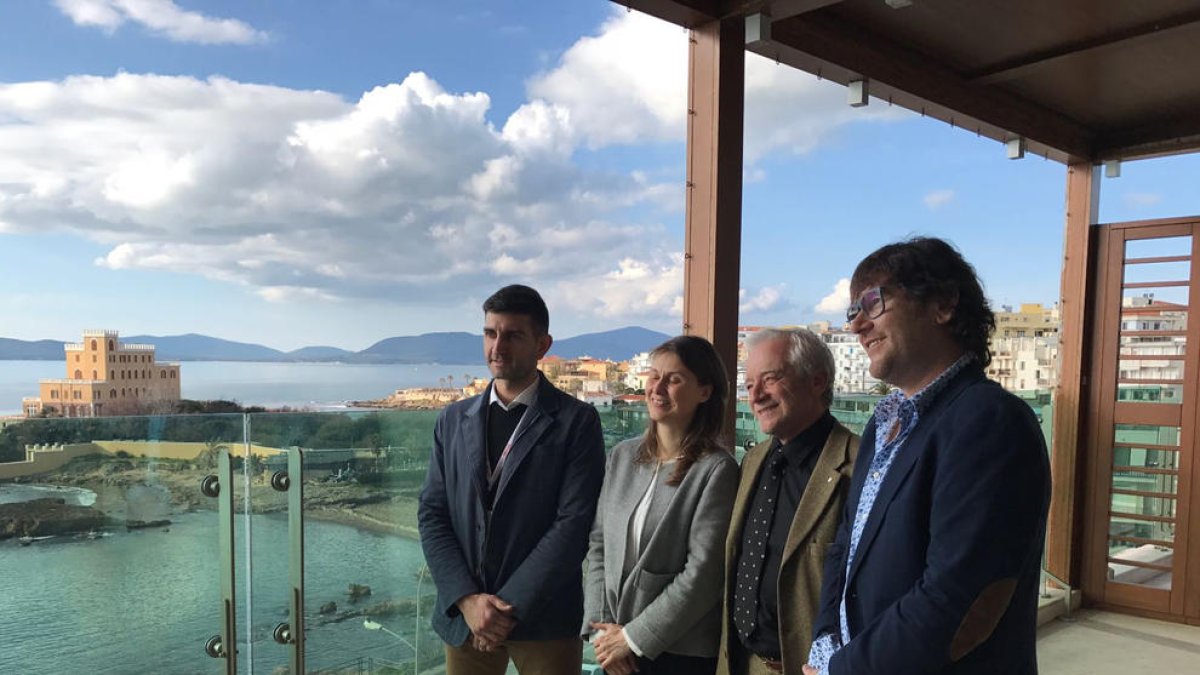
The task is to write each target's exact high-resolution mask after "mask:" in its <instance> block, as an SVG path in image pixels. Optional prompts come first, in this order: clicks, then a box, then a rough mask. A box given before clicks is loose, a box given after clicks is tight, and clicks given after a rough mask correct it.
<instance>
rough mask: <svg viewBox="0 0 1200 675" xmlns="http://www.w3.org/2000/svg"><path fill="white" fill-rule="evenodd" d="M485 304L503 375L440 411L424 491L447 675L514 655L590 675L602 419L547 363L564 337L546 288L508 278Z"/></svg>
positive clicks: (473, 674) (524, 667) (524, 664)
mask: <svg viewBox="0 0 1200 675" xmlns="http://www.w3.org/2000/svg"><path fill="white" fill-rule="evenodd" d="M483 311H484V327H483V347H484V356H485V357H486V359H487V364H488V369H489V370H491V372H492V376H493V379H492V382H491V384H490V385H489V386H488V389H487V391H486V392H484V393H483V394H481V395H479V396H474V397H472V398H469V399H466V400H464V401H459V402H457V403H454V404H452V405H450V406H448V407H447V408H446V409H445V410H443V411H442V413H441V415H439V416H438V420H437V424H436V426H435V428H434V437H433V454H432V456H431V457H430V461H429V472H428V473H427V475H426V477H425V485H424V487H423V489H422V490H421V501H420V508H419V511H418V521H419V523H420V530H421V547H422V548H423V549H424V552H425V559H426V561H427V563H428V564H429V571H430V574H431V575H432V576H433V581H434V584H435V585H436V586H437V605H436V606H435V608H434V612H433V619H432V622H433V628H434V630H435V631H437V633H438V635H439V636H441V638H442V639H443V640H444V641H445V643H446V671H447V673H448V675H501V674H502V673H504V672H505V670H506V668H507V667H508V662H509V659H510V658H511V659H512V661H513V663H514V664H515V665H516V667H517V670H518V671H519V672H520V673H521V675H563V674H564V673H572V674H573V673H578V672H580V670H581V664H582V658H583V656H582V649H583V643H582V641H581V640H580V638H579V632H578V628H579V624H580V622H581V621H582V620H583V586H582V570H583V566H582V565H583V558H584V556H585V555H586V554H587V547H588V533H589V531H590V530H591V526H592V520H593V519H594V517H595V514H596V500H597V498H598V497H599V494H600V485H601V483H602V482H603V479H604V439H603V435H602V433H601V430H600V417H599V415H598V414H597V413H596V410H595V409H594V408H592V407H591V406H589V405H587V404H585V403H582V402H580V401H578V400H576V399H574V398H572V397H571V396H569V395H567V394H564V393H563V392H561V391H559V390H558V389H556V388H555V387H554V386H553V385H552V384H550V382H548V381H547V380H546V378H545V377H543V376H542V375H541V373H540V372H539V371H538V369H537V362H538V360H539V359H541V358H542V356H544V355H545V354H546V352H547V350H549V349H550V344H551V342H552V338H551V337H550V333H549V323H550V320H549V314H548V312H547V310H546V305H545V303H544V302H543V301H542V298H541V296H539V295H538V293H537V291H535V290H533V289H532V288H529V287H528V286H519V285H513V286H506V287H504V288H502V289H500V290H499V291H497V292H496V293H495V294H494V295H492V296H491V297H490V298H488V299H487V301H486V302H484V304H483Z"/></svg>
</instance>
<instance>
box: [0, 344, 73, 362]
mask: <svg viewBox="0 0 1200 675" xmlns="http://www.w3.org/2000/svg"><path fill="white" fill-rule="evenodd" d="M64 344H66V343H64V342H60V341H59V340H37V341H36V342H29V341H26V340H13V339H11V338H0V359H3V360H6V361H61V360H62V358H63V345H64Z"/></svg>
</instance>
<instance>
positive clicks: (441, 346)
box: [350, 332, 483, 364]
mask: <svg viewBox="0 0 1200 675" xmlns="http://www.w3.org/2000/svg"><path fill="white" fill-rule="evenodd" d="M350 360H351V361H353V362H355V363H447V364H449V363H454V364H460V363H481V362H482V361H483V337H482V336H480V335H472V334H470V333H461V332H456V333H423V334H421V335H406V336H402V337H390V338H387V339H384V340H380V341H379V342H376V343H375V344H373V345H371V346H370V347H367V348H366V349H364V350H362V351H361V352H358V353H357V354H355V355H354V356H353V357H352V358H351V359H350Z"/></svg>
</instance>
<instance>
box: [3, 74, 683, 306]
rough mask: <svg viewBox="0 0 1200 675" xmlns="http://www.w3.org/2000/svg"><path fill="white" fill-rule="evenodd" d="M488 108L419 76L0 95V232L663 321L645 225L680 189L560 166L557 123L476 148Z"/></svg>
mask: <svg viewBox="0 0 1200 675" xmlns="http://www.w3.org/2000/svg"><path fill="white" fill-rule="evenodd" d="M489 106H490V99H489V97H488V96H487V95H486V94H484V93H480V92H459V93H454V92H447V91H446V90H444V89H443V88H442V87H441V85H439V84H438V83H437V82H436V81H434V80H433V79H432V78H430V77H429V76H427V75H425V74H423V73H413V74H411V75H409V76H408V77H407V78H405V79H404V81H403V82H400V83H393V84H388V85H385V86H380V87H376V88H374V89H372V90H370V91H368V92H366V93H364V94H363V95H362V96H361V97H360V98H359V99H358V100H357V101H347V100H345V99H343V98H341V97H339V96H336V95H333V94H330V93H326V92H320V91H299V90H293V89H286V88H282V87H273V86H264V85H255V84H246V83H240V82H235V81H231V80H228V79H224V78H210V79H207V80H200V79H195V78H189V77H165V76H155V75H133V74H127V73H122V74H118V75H116V76H113V77H90V76H88V77H71V78H67V79H66V80H63V81H59V82H29V83H19V84H0V223H3V228H4V231H6V232H27V233H33V232H46V231H65V232H70V233H75V234H80V235H83V236H85V237H87V238H89V239H91V240H93V241H96V242H99V243H101V244H103V245H105V246H106V247H107V249H108V250H107V253H106V254H104V255H102V256H100V257H99V258H98V259H97V260H96V261H95V263H96V264H97V265H98V266H100V267H103V268H107V269H110V270H130V269H150V270H169V271H173V272H182V273H188V274H196V275H201V276H204V277H207V278H210V279H215V280H220V281H223V282H228V283H233V284H238V285H243V286H245V287H246V288H247V289H248V292H253V293H257V294H258V295H260V296H261V297H263V298H266V299H268V300H271V301H276V302H303V301H310V300H328V299H334V298H396V299H402V300H403V301H405V302H425V303H441V304H444V303H445V302H447V301H458V300H461V298H462V297H465V296H468V295H477V296H480V297H483V296H486V294H487V293H489V292H490V291H491V290H494V288H495V287H496V286H497V285H498V284H500V283H507V282H510V281H514V280H524V281H528V282H532V283H535V284H536V285H538V286H539V287H542V286H545V287H547V288H550V289H555V288H558V287H562V288H563V289H571V290H570V292H568V291H567V290H563V291H561V292H559V296H560V297H561V298H563V299H564V301H568V302H570V303H571V304H570V307H573V308H575V309H578V310H580V311H582V312H585V313H588V314H592V315H596V316H602V317H606V318H620V317H654V316H659V317H663V316H666V317H670V316H677V315H678V312H679V310H680V308H681V302H682V301H681V298H682V272H681V268H680V267H679V263H678V261H677V260H676V258H675V257H674V253H673V252H674V251H677V249H678V242H677V241H674V240H673V239H672V238H671V237H670V236H669V235H668V230H667V228H666V227H665V226H664V225H663V224H661V223H659V222H657V221H656V220H655V219H654V218H655V216H654V214H656V213H659V212H660V205H661V204H663V203H665V202H667V201H671V202H676V201H681V197H680V193H679V190H680V189H681V188H679V187H678V186H675V185H663V184H661V183H656V182H655V181H653V180H651V179H650V178H648V177H647V175H645V174H641V173H635V174H631V175H621V174H614V173H611V172H595V171H586V170H584V169H582V168H580V167H579V166H578V165H576V164H575V163H573V161H572V154H573V146H572V143H573V141H572V139H574V138H576V136H575V132H574V131H573V128H572V126H571V120H570V115H569V113H568V112H567V111H566V110H565V109H562V108H559V107H554V106H552V105H549V104H543V103H536V104H530V105H527V106H523V107H521V108H520V109H518V110H517V111H516V112H515V113H514V114H513V115H512V116H511V117H509V118H508V119H507V120H506V121H505V123H504V124H503V125H502V126H500V129H499V130H498V129H497V128H496V126H495V125H493V123H492V122H491V121H490V120H489V119H488V117H487V113H488V110H489ZM629 209H633V210H629ZM618 261H621V262H619V263H618ZM639 275H640V276H639Z"/></svg>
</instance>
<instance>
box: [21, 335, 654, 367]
mask: <svg viewBox="0 0 1200 675" xmlns="http://www.w3.org/2000/svg"><path fill="white" fill-rule="evenodd" d="M668 337H669V336H668V335H666V334H665V333H659V332H657V331H652V330H648V329H646V328H641V327H639V326H629V327H626V328H618V329H616V330H610V331H604V332H602V333H585V334H583V335H577V336H575V337H571V338H564V339H562V340H559V341H556V342H555V343H554V345H553V346H552V347H551V349H550V353H551V354H554V355H555V356H561V357H563V358H568V359H569V358H577V357H580V356H591V357H594V358H598V359H613V360H615V361H622V360H625V359H628V358H629V357H631V356H633V355H634V354H636V353H638V352H644V351H647V350H649V349H652V348H654V347H655V346H656V345H658V344H659V343H661V342H662V341H663V340H666V339H667V338H668ZM121 342H124V343H128V344H149V345H154V346H155V347H156V348H157V354H156V357H157V358H158V359H160V360H162V361H344V362H346V363H444V364H481V363H483V337H482V336H480V335H473V334H471V333H465V332H447V333H424V334H422V335H406V336H398V337H390V338H386V339H384V340H380V341H379V342H376V343H375V344H373V345H371V346H370V347H367V348H366V349H364V350H362V351H361V352H352V351H347V350H345V349H339V348H337V347H326V346H315V347H303V348H301V349H296V350H294V351H290V352H282V351H280V350H278V349H272V348H270V347H265V346H263V345H260V344H253V343H248V342H235V341H233V340H223V339H221V338H215V337H211V336H208V335H198V334H196V333H188V334H187V335H165V336H157V335H130V336H122V337H121ZM63 344H64V343H63V342H60V341H57V340H38V341H26V340H14V339H10V338H0V360H51V361H58V360H60V359H62V358H63Z"/></svg>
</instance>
